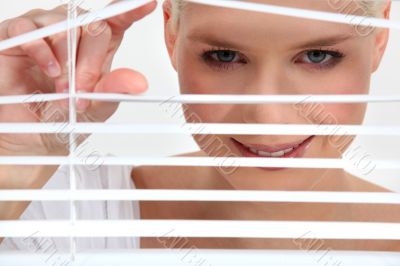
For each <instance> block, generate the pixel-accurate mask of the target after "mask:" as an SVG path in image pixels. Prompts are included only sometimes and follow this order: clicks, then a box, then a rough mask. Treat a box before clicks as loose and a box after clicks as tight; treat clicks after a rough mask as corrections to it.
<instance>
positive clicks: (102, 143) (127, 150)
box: [0, 0, 400, 191]
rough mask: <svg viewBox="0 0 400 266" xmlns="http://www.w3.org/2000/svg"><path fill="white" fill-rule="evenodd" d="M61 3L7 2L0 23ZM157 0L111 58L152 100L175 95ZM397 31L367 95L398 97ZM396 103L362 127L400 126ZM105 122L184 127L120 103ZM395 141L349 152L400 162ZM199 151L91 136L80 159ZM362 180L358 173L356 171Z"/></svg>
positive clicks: (385, 180) (376, 175)
mask: <svg viewBox="0 0 400 266" xmlns="http://www.w3.org/2000/svg"><path fill="white" fill-rule="evenodd" d="M81 1H83V2H82V7H83V8H86V9H91V10H94V9H96V8H99V7H101V6H103V5H105V4H107V3H108V2H109V1H105V0H81ZM65 2H66V1H62V0H41V1H29V0H18V1H7V4H3V5H2V9H1V11H0V21H3V20H5V19H8V18H11V17H15V16H18V15H20V14H22V13H24V12H27V11H28V10H30V9H33V8H45V9H49V8H52V7H54V6H57V5H59V4H62V3H65ZM161 3H162V2H161V1H160V2H159V5H158V7H157V10H156V11H155V12H154V13H153V14H152V15H150V16H148V17H146V18H145V19H143V20H142V21H140V22H137V23H135V25H134V26H133V27H132V28H131V29H130V30H129V31H128V32H127V34H126V38H125V40H124V42H123V45H122V47H121V48H120V50H119V52H118V53H117V55H116V58H115V62H114V68H119V67H129V68H133V69H136V70H139V71H141V72H142V73H144V74H145V76H146V77H147V78H148V81H149V85H150V86H149V91H148V92H147V94H149V95H150V94H151V95H155V94H157V95H160V94H162V95H174V94H178V93H179V89H178V88H179V87H178V82H177V76H176V73H175V72H174V70H173V68H172V66H171V65H170V62H169V59H168V55H167V51H166V49H165V45H164V39H163V17H162V10H161ZM392 19H394V20H400V4H399V2H397V1H395V2H394V3H393V8H392ZM399 59H400V31H399V30H392V34H391V39H390V42H389V47H388V49H387V52H386V55H385V58H384V60H383V63H382V65H381V67H380V69H379V71H378V72H377V73H376V74H375V75H374V77H373V80H372V90H371V93H372V94H400V91H399V89H400V88H399V84H400V72H399V68H400V60H399ZM399 114H400V107H399V104H385V105H384V104H371V105H370V107H369V110H368V113H367V117H366V125H399V124H400V116H399ZM110 122H132V123H134V122H139V123H140V122H141V123H179V124H182V123H184V120H182V119H181V118H180V116H179V115H177V116H175V117H170V116H168V114H166V113H164V112H163V111H162V109H161V108H160V107H159V106H158V105H157V104H132V103H129V104H122V105H121V107H120V109H119V110H118V112H117V113H116V114H115V115H114V116H113V117H112V119H111V120H110ZM399 144H400V141H399V138H398V137H390V138H388V137H381V136H376V137H358V138H357V140H356V141H355V142H354V144H353V148H355V147H358V146H360V148H361V150H362V151H363V154H366V155H367V154H369V155H371V158H372V159H400V156H399V155H398V149H399V148H400V145H399ZM196 150H198V148H197V145H196V144H195V143H194V141H193V140H192V138H191V137H190V136H182V135H163V134H159V135H150V136H145V135H121V134H115V135H96V136H92V137H91V138H90V139H89V140H88V142H87V145H85V148H84V150H82V151H81V152H82V154H108V153H112V154H115V155H126V156H128V155H130V156H138V155H154V156H156V155H174V154H180V153H186V152H191V151H196ZM355 174H357V175H361V173H360V172H355ZM364 178H366V179H368V180H370V181H371V182H374V183H377V184H380V185H382V186H385V187H387V188H389V189H391V190H396V191H400V171H398V170H395V171H387V170H385V171H382V170H381V171H379V170H375V171H373V172H372V173H371V174H369V175H367V176H364Z"/></svg>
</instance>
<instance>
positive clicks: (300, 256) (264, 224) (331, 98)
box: [0, 0, 400, 265]
mask: <svg viewBox="0 0 400 266" xmlns="http://www.w3.org/2000/svg"><path fill="white" fill-rule="evenodd" d="M149 2H150V1H149V0H126V1H121V2H118V3H115V4H112V5H110V6H107V7H105V8H103V9H102V10H101V11H98V12H93V13H89V14H84V15H81V16H78V15H77V12H76V3H75V2H74V1H72V0H71V1H70V3H69V5H70V7H71V8H68V19H67V20H66V21H63V22H60V23H57V24H54V25H52V26H49V27H44V28H42V29H39V30H36V31H33V32H30V33H28V34H23V35H20V36H18V37H15V38H12V39H8V40H4V41H1V42H0V51H1V50H5V49H8V48H12V47H15V46H18V45H21V44H23V43H26V42H30V41H33V40H37V39H40V38H44V37H47V36H50V35H54V34H57V33H60V32H63V31H66V30H67V31H68V54H69V81H70V83H69V84H70V90H69V93H54V94H46V95H18V96H1V97H0V104H2V105H4V104H16V103H22V102H25V103H27V102H31V103H33V102H43V101H49V102H50V101H57V100H61V99H69V111H70V121H69V123H68V125H67V126H63V125H61V124H57V123H51V124H50V123H0V133H3V134H4V133H15V134H16V133H70V132H73V134H69V137H70V139H69V143H70V151H71V153H70V154H69V156H51V157H49V156H19V157H6V156H2V157H0V164H2V165H10V164H12V165H26V164H30V165H68V166H69V169H70V188H69V189H68V190H48V191H46V190H2V191H1V192H0V201H17V200H18V201H69V202H70V205H71V208H70V210H71V213H70V219H69V220H61V221H46V220H41V221H0V237H22V238H23V237H32V236H31V234H32V231H34V232H37V233H36V234H35V237H38V238H39V237H69V238H70V239H71V250H70V252H69V253H68V254H62V256H65V257H71V258H73V260H72V261H70V263H71V264H72V263H74V264H76V265H109V264H110V263H116V264H118V265H120V264H121V265H122V264H123V265H125V264H126V265H183V264H182V259H181V258H182V254H183V255H185V254H186V255H187V254H189V253H190V250H186V251H183V250H174V251H172V250H167V251H166V250H143V251H141V250H133V251H129V252H122V251H118V250H98V251H93V252H87V253H77V252H76V238H78V237H161V236H163V235H164V234H165V232H168V231H170V230H171V228H174V232H173V233H171V236H176V237H236V238H271V239H272V238H282V239H295V238H297V237H299V236H300V235H302V234H304V232H308V231H311V230H312V232H313V237H315V238H318V239H356V240H367V239H368V240H371V239H373V240H400V224H399V223H377V222H376V223H373V222H316V221H309V222H305V221H222V220H217V221H215V220H213V221H210V220H135V221H125V220H124V221H122V220H120V221H115V220H114V221H112V220H101V221H85V220H77V218H76V209H75V203H76V202H77V201H98V200H113V201H137V200H143V201H145V200H147V201H232V202H235V201H237V202H239V201H247V202H307V203H357V204H367V203H370V204H400V195H399V194H398V193H394V192H390V193H389V192H388V193H377V192H375V193H372V192H311V191H296V192H294V191H244V190H243V191H241V190H237V191H221V190H218V191H213V190H196V191H193V190H191V191H188V190H160V189H146V190H140V189H136V190H128V191H127V190H78V189H77V188H76V176H75V169H74V167H75V166H77V165H84V164H85V163H86V161H85V160H82V158H80V157H79V156H77V155H76V154H75V153H74V151H75V150H76V148H77V147H76V145H75V143H76V142H75V141H74V140H75V139H74V138H75V137H76V135H77V134H86V133H102V134H116V133H118V134H119V133H121V134H122V133H129V134H159V133H160V132H162V133H163V134H188V133H189V134H194V133H196V134H221V135H222V134H237V135H252V134H253V135H260V134H266V135H366V136H400V126H399V125H391V126H366V125H340V127H341V128H342V129H343V130H342V131H340V132H339V131H335V130H334V128H335V127H337V126H338V125H334V126H333V125H332V126H329V125H325V126H324V127H323V128H322V127H320V126H319V125H293V124H291V125H283V124H266V125H260V124H206V123H196V124H188V126H187V127H182V126H181V125H166V124H137V123H135V124H129V123H125V124H109V123H108V124H106V123H78V122H77V121H76V111H75V110H76V107H75V101H76V99H78V98H81V99H90V100H102V101H116V102H139V103H152V102H155V103H159V102H165V101H169V102H172V103H181V104H183V103H207V104H223V103H231V104H271V103H283V104H290V103H292V104H295V103H299V102H302V103H376V104H386V103H398V102H400V93H399V94H397V95H388V96H379V95H307V96H304V95H171V96H168V97H165V96H146V95H143V96H131V95H122V94H100V93H77V92H76V88H75V83H74V82H73V81H74V80H75V64H76V62H75V58H76V45H75V43H76V42H75V40H76V35H77V32H76V28H77V27H80V26H83V25H85V23H89V22H93V21H97V20H102V19H106V18H109V17H112V16H115V15H117V14H121V13H124V12H127V11H129V10H132V9H135V8H138V7H140V6H143V5H145V4H146V3H149ZM189 2H194V3H198V4H205V5H211V6H215V8H219V7H226V8H233V9H241V10H248V11H252V12H263V13H267V14H278V15H282V16H293V17H299V18H307V19H313V20H323V21H331V22H336V23H346V24H354V25H362V26H375V27H383V28H391V29H397V30H398V29H400V22H399V21H390V20H384V19H379V18H370V17H368V18H366V17H361V16H360V17H358V16H354V17H352V19H351V20H349V17H348V16H347V15H345V14H339V13H326V12H320V11H312V10H303V9H296V8H290V7H280V6H273V5H266V4H260V3H250V2H242V1H222V0H190V1H189ZM83 17H84V19H83ZM60 128H61V130H60ZM101 159H102V160H101V161H100V160H99V161H98V162H99V163H101V164H102V165H157V166H198V167H201V166H218V165H221V164H222V162H229V163H228V164H229V165H231V166H237V167H288V168H310V169H313V168H316V167H318V168H327V169H328V168H329V169H342V168H352V167H354V166H353V165H349V163H348V162H347V161H345V160H343V159H324V158H316V159H290V158H238V157H235V158H229V157H218V158H211V157H202V158H197V157H161V156H160V157H144V156H140V157H139V156H138V157H102V158H101ZM92 163H93V162H92ZM373 163H374V164H375V165H376V168H377V169H399V168H400V161H399V160H383V159H382V160H374V162H373ZM199 229H201V230H199ZM185 252H186V253H185ZM332 254H334V256H335V258H336V259H337V260H338V261H340V263H341V264H343V265H400V253H394V252H393V253H386V254H385V257H384V259H383V258H382V253H379V252H372V251H371V252H344V251H343V252H340V251H330V253H329V255H332ZM0 256H1V257H0V265H3V264H4V265H24V264H28V263H29V264H32V265H35V264H37V265H41V263H43V255H40V254H21V253H18V252H9V253H6V254H0ZM196 256H198V257H197V258H198V259H199V258H203V260H197V261H195V262H194V261H193V262H192V263H189V265H201V264H200V261H203V265H206V264H205V262H204V258H208V259H209V260H212V261H213V264H212V265H244V264H249V263H251V264H254V265H267V264H271V265H321V257H320V256H321V254H312V253H311V254H310V253H309V252H308V253H305V252H302V251H299V250H291V251H289V250H275V251H274V250H265V251H258V250H232V251H231V250H220V251H218V250H198V251H197V253H196ZM195 263H197V264H195ZM209 264H210V263H209ZM186 265H187V264H186ZM207 265H208V264H207ZM324 265H329V264H324ZM330 265H334V264H330ZM337 265H338V264H337Z"/></svg>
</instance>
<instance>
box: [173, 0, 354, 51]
mask: <svg viewBox="0 0 400 266" xmlns="http://www.w3.org/2000/svg"><path fill="white" fill-rule="evenodd" d="M246 2H252V3H262V4H271V5H280V6H285V7H294V8H301V9H311V10H317V11H326V12H337V13H345V12H347V13H346V14H349V16H348V17H349V21H350V20H351V19H352V17H351V15H354V13H359V12H360V8H359V6H358V4H357V3H356V2H355V1H349V0H345V1H341V0H252V1H246ZM181 19H182V20H181V23H180V25H181V27H182V31H184V32H185V33H186V34H188V35H211V36H214V37H217V36H220V37H221V38H228V39H232V40H233V39H240V41H241V42H242V43H243V44H244V45H245V46H247V47H249V46H251V45H254V43H257V42H258V43H263V44H265V45H267V44H271V45H273V44H274V42H275V41H276V40H277V39H279V44H280V46H282V47H284V46H285V42H286V43H287V44H288V45H290V44H291V43H293V42H294V41H296V42H303V41H304V42H306V41H307V40H309V39H313V38H317V37H325V36H326V37H329V36H334V35H336V36H339V35H342V36H343V35H350V36H352V35H356V31H355V30H354V26H352V25H348V24H338V23H332V22H325V21H318V20H310V19H303V18H296V17H288V16H281V15H273V14H266V13H261V12H252V11H244V10H238V9H230V8H220V7H213V6H206V5H199V4H192V3H190V4H188V5H187V6H186V8H185V11H184V12H183V13H182V16H181Z"/></svg>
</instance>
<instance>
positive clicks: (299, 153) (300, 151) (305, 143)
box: [232, 136, 315, 171]
mask: <svg viewBox="0 0 400 266" xmlns="http://www.w3.org/2000/svg"><path fill="white" fill-rule="evenodd" d="M314 137H315V136H310V137H308V138H307V139H305V140H301V141H296V142H292V143H285V144H279V145H273V146H267V145H260V144H251V145H250V144H246V146H248V147H251V148H254V149H256V150H260V151H266V152H277V151H281V150H285V149H289V148H292V147H294V146H297V145H299V146H298V147H297V148H295V149H293V150H292V151H291V152H289V153H286V154H284V155H283V156H281V157H274V158H301V157H303V156H304V154H305V152H306V151H307V149H308V147H309V146H310V144H311V141H312V140H313V139H314ZM232 141H233V143H234V144H235V146H236V147H237V148H238V150H239V151H240V153H241V154H242V156H243V157H257V158H272V157H266V156H259V155H257V154H254V153H252V152H251V151H250V150H249V148H247V147H246V146H244V145H243V144H242V143H241V142H239V141H237V140H236V139H234V138H232ZM258 168H260V169H262V170H266V171H277V170H283V169H286V168H277V167H258Z"/></svg>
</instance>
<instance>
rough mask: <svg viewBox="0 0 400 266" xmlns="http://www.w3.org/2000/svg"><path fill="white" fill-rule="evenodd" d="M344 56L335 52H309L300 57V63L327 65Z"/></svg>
mask: <svg viewBox="0 0 400 266" xmlns="http://www.w3.org/2000/svg"><path fill="white" fill-rule="evenodd" d="M342 57H344V55H343V54H342V53H340V52H337V51H327V50H326V51H324V50H310V51H307V52H306V53H305V54H303V55H302V56H301V60H300V63H307V64H314V65H329V64H331V63H335V62H337V61H339V60H340V59H341V58H342Z"/></svg>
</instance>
